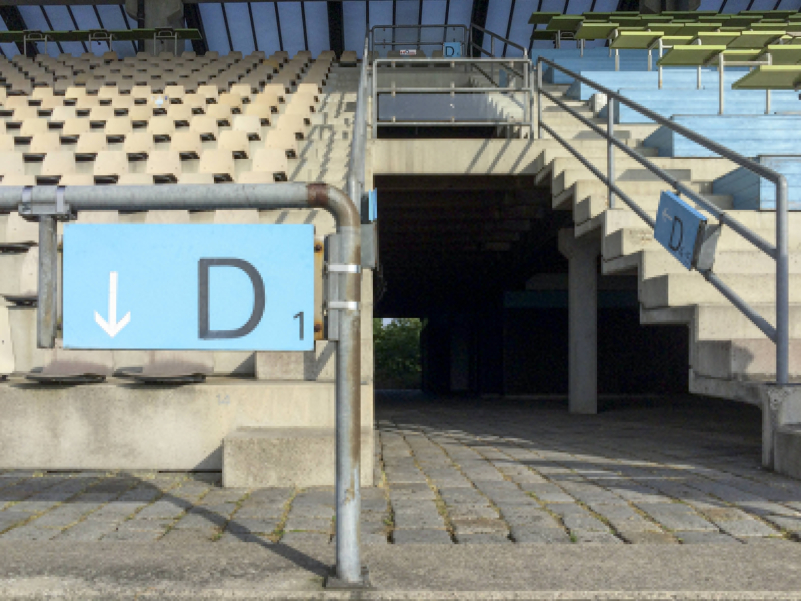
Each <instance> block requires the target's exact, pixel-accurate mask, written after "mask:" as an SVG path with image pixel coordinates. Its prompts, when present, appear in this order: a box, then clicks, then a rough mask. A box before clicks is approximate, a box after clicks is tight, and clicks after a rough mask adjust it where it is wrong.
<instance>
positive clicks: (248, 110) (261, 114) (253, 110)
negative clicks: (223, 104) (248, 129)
mask: <svg viewBox="0 0 801 601" xmlns="http://www.w3.org/2000/svg"><path fill="white" fill-rule="evenodd" d="M277 112H278V111H277V110H274V107H272V106H270V105H269V104H253V103H251V104H248V105H246V106H245V112H244V115H243V116H246V117H256V118H258V120H259V122H260V123H261V125H262V127H269V126H270V125H271V124H272V117H273V114H274V113H277Z"/></svg>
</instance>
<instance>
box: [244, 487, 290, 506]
mask: <svg viewBox="0 0 801 601" xmlns="http://www.w3.org/2000/svg"><path fill="white" fill-rule="evenodd" d="M294 492H295V491H294V489H292V488H260V489H257V490H254V491H252V492H251V493H250V495H248V498H247V499H246V500H245V503H244V504H260V503H265V504H267V505H273V504H279V505H280V504H283V503H286V502H287V501H289V499H290V498H291V497H292V495H293V494H294Z"/></svg>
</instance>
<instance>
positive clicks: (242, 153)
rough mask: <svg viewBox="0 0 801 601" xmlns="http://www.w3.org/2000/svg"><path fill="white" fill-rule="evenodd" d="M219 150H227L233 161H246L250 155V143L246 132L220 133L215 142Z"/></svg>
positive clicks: (231, 130)
mask: <svg viewBox="0 0 801 601" xmlns="http://www.w3.org/2000/svg"><path fill="white" fill-rule="evenodd" d="M217 148H218V149H219V150H227V151H229V152H231V153H232V155H233V157H234V158H235V159H246V158H248V155H249V153H250V141H249V140H248V135H247V132H244V131H235V130H233V129H229V130H226V131H222V132H220V137H219V139H218V140H217Z"/></svg>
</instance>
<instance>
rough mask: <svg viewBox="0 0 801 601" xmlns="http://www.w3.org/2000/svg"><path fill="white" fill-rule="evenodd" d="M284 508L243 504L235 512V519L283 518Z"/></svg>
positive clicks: (281, 506)
mask: <svg viewBox="0 0 801 601" xmlns="http://www.w3.org/2000/svg"><path fill="white" fill-rule="evenodd" d="M285 511H286V507H285V506H284V505H283V504H282V505H248V504H247V503H245V504H244V505H242V507H240V508H239V511H237V512H236V517H242V518H253V519H278V518H280V517H283V515H284V512H285Z"/></svg>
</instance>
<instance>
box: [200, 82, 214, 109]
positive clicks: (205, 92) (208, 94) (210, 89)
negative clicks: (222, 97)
mask: <svg viewBox="0 0 801 601" xmlns="http://www.w3.org/2000/svg"><path fill="white" fill-rule="evenodd" d="M197 95H198V96H202V97H203V98H205V99H206V104H213V103H215V102H217V97H218V96H219V90H218V89H217V86H216V85H210V84H206V85H203V86H198V87H197Z"/></svg>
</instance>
